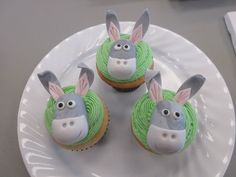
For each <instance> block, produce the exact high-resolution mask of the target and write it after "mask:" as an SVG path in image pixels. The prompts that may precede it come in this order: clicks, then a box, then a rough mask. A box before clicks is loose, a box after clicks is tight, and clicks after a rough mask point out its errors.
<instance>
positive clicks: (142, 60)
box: [96, 34, 153, 83]
mask: <svg viewBox="0 0 236 177" xmlns="http://www.w3.org/2000/svg"><path fill="white" fill-rule="evenodd" d="M129 37H130V36H129V35H128V34H121V39H129ZM112 44H113V41H111V40H110V38H107V39H106V40H105V42H104V43H103V44H102V45H101V46H100V47H99V48H98V49H97V54H96V63H97V67H98V69H99V71H100V72H101V73H102V74H103V76H104V77H106V78H107V79H109V80H111V81H115V82H120V83H124V82H131V81H134V80H137V79H139V78H140V77H142V76H144V74H145V72H146V70H147V69H148V68H149V67H150V66H151V65H152V60H153V56H152V50H151V48H150V47H149V45H148V44H147V43H146V42H144V41H139V42H138V43H137V44H136V45H135V50H136V72H135V73H134V74H133V75H132V77H131V78H130V79H128V80H117V79H114V78H113V77H111V76H110V75H109V73H108V70H107V63H108V58H109V52H110V49H111V47H112Z"/></svg>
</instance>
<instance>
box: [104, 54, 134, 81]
mask: <svg viewBox="0 0 236 177" xmlns="http://www.w3.org/2000/svg"><path fill="white" fill-rule="evenodd" d="M107 67H108V72H109V74H110V75H111V77H113V78H115V79H118V80H126V79H129V78H130V77H131V76H132V75H133V74H134V73H135V71H136V58H131V59H119V58H112V57H110V58H109V59H108V65H107Z"/></svg>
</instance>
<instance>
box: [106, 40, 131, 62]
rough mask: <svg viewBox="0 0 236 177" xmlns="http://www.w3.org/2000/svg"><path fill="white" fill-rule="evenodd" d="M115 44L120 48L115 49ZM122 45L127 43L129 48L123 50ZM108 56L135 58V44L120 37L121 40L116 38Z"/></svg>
mask: <svg viewBox="0 0 236 177" xmlns="http://www.w3.org/2000/svg"><path fill="white" fill-rule="evenodd" d="M117 44H120V45H121V49H120V50H117V49H115V46H116V45H117ZM124 45H129V46H130V49H129V50H125V49H124V48H123V46H124ZM109 56H110V57H112V58H119V59H130V58H135V46H134V44H133V43H132V42H131V41H130V40H127V39H121V40H117V41H115V42H114V44H113V45H112V47H111V50H110V53H109Z"/></svg>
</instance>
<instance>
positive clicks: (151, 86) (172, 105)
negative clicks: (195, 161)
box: [146, 73, 205, 153]
mask: <svg viewBox="0 0 236 177" xmlns="http://www.w3.org/2000/svg"><path fill="white" fill-rule="evenodd" d="M204 82H205V78H204V77H203V76H201V75H195V76H192V77H190V78H189V79H188V80H186V81H185V82H184V83H183V84H182V86H181V87H180V88H179V90H178V91H177V93H176V96H175V98H174V100H173V101H167V100H164V99H163V96H162V88H161V75H160V73H158V74H156V75H155V76H154V77H152V78H151V79H148V78H146V83H147V87H148V92H149V96H150V98H151V99H152V100H153V101H155V102H156V103H157V104H156V108H155V110H154V112H153V114H152V117H151V125H150V127H149V130H148V134H147V142H148V145H149V147H150V148H151V149H152V151H154V152H156V153H174V152H177V151H180V150H181V149H183V148H184V144H185V137H186V130H185V117H184V113H183V111H182V105H183V104H184V103H186V102H187V100H189V99H190V98H191V97H192V96H193V95H195V93H196V92H197V91H198V90H199V89H200V88H201V87H202V85H203V83H204Z"/></svg>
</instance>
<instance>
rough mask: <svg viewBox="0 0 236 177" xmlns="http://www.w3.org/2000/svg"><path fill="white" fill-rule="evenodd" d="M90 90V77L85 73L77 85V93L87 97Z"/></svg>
mask: <svg viewBox="0 0 236 177" xmlns="http://www.w3.org/2000/svg"><path fill="white" fill-rule="evenodd" d="M88 90H89V81H88V76H87V74H86V73H84V74H83V75H82V76H81V77H80V78H79V81H78V82H77V85H76V91H75V92H76V93H77V94H79V95H81V96H85V95H86V94H87V92H88Z"/></svg>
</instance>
